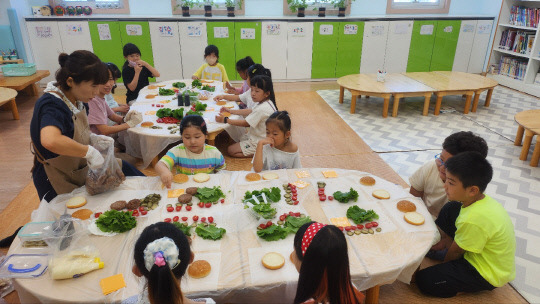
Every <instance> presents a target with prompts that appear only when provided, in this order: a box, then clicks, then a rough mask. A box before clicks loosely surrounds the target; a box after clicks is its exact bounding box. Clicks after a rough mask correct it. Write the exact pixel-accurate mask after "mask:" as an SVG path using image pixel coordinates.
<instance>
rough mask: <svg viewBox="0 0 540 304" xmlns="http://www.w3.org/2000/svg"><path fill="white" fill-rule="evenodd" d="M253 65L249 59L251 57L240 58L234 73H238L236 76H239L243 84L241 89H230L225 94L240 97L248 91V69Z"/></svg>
mask: <svg viewBox="0 0 540 304" xmlns="http://www.w3.org/2000/svg"><path fill="white" fill-rule="evenodd" d="M254 64H255V62H253V59H251V57H249V56H247V57H246V58H242V59H240V60H238V61H237V62H236V71H237V72H238V75H240V78H242V79H243V80H244V82H243V83H242V87H240V88H230V89H228V90H227V93H229V94H235V95H240V94H242V93H245V92H247V91H248V90H249V83H248V82H247V78H248V69H249V68H250V67H251V66H252V65H254Z"/></svg>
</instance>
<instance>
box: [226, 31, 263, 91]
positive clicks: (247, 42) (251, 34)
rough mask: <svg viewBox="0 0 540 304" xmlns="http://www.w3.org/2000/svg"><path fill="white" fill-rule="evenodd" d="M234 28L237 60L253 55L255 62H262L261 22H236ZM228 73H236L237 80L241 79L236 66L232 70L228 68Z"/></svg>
mask: <svg viewBox="0 0 540 304" xmlns="http://www.w3.org/2000/svg"><path fill="white" fill-rule="evenodd" d="M234 29H235V49H236V60H237V61H238V60H240V59H241V58H244V57H246V56H251V58H252V59H253V61H254V62H255V63H262V55H261V22H235V23H234ZM235 66H236V62H235ZM233 72H234V74H233ZM227 73H228V74H229V77H231V75H234V77H235V78H234V79H235V80H240V79H241V78H240V75H238V73H236V68H235V67H234V68H233V70H231V71H230V72H229V69H227Z"/></svg>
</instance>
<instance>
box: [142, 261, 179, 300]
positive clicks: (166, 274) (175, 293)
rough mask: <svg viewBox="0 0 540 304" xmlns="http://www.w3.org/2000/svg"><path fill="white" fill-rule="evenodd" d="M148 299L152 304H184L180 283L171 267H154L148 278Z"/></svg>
mask: <svg viewBox="0 0 540 304" xmlns="http://www.w3.org/2000/svg"><path fill="white" fill-rule="evenodd" d="M148 298H149V300H150V303H151V304H183V296H182V290H181V289H180V283H178V280H177V279H176V277H175V276H174V274H173V272H172V271H171V269H170V268H169V265H167V264H165V265H164V266H161V267H159V266H157V265H154V266H152V269H151V270H150V274H149V276H148Z"/></svg>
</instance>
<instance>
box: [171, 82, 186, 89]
mask: <svg viewBox="0 0 540 304" xmlns="http://www.w3.org/2000/svg"><path fill="white" fill-rule="evenodd" d="M172 86H173V87H175V88H179V89H181V88H185V87H186V84H185V83H183V82H181V81H179V82H175V83H173V84H172Z"/></svg>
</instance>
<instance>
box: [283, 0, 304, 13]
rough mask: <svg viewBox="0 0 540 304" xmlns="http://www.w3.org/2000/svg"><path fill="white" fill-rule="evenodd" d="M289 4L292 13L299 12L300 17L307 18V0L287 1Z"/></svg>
mask: <svg viewBox="0 0 540 304" xmlns="http://www.w3.org/2000/svg"><path fill="white" fill-rule="evenodd" d="M287 4H289V8H290V9H291V12H293V13H295V12H296V11H298V15H297V16H298V17H305V14H304V12H305V10H306V7H307V6H308V5H307V3H306V0H287Z"/></svg>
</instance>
